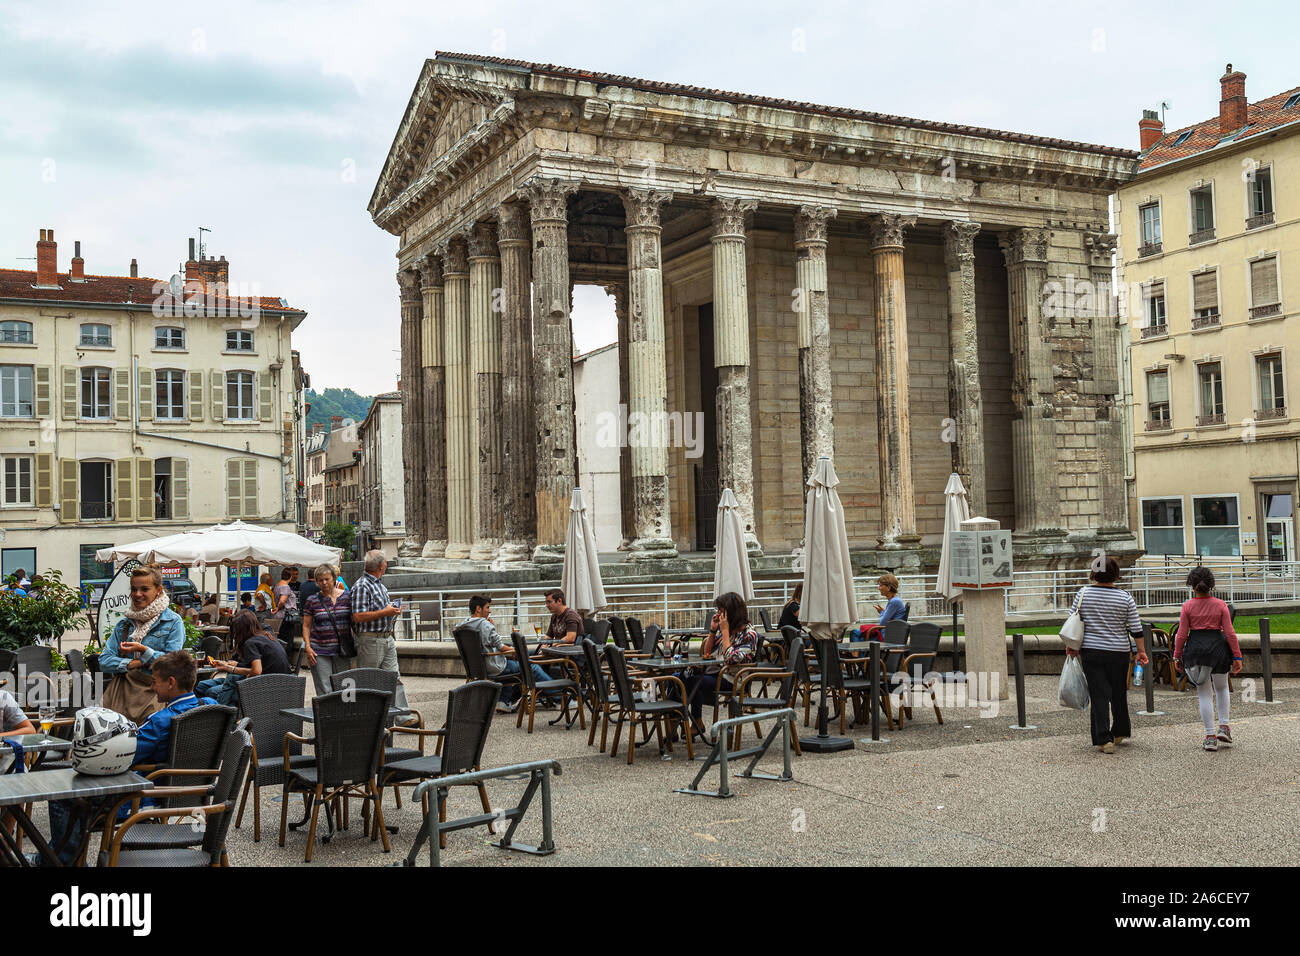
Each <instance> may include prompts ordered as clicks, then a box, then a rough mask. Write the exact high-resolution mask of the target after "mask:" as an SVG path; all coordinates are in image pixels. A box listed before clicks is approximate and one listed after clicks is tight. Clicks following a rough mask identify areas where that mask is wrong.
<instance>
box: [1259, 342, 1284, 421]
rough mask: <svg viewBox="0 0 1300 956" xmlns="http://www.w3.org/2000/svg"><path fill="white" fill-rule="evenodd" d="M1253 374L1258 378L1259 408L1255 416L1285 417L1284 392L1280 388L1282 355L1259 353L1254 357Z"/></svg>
mask: <svg viewBox="0 0 1300 956" xmlns="http://www.w3.org/2000/svg"><path fill="white" fill-rule="evenodd" d="M1255 374H1256V378H1258V380H1259V408H1258V409H1257V410H1256V412H1255V417H1256V418H1285V417H1286V392H1285V391H1284V390H1283V388H1282V356H1281V355H1280V354H1278V353H1276V352H1274V353H1273V354H1272V355H1260V356H1258V357H1256V359H1255Z"/></svg>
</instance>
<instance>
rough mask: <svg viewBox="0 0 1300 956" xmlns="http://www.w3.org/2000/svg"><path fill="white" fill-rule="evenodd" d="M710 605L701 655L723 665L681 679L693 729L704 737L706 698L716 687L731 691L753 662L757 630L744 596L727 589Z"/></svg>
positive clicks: (715, 690) (712, 693)
mask: <svg viewBox="0 0 1300 956" xmlns="http://www.w3.org/2000/svg"><path fill="white" fill-rule="evenodd" d="M713 606H714V607H715V608H716V610H715V611H714V613H713V617H712V618H711V619H710V621H709V636H708V637H706V638H705V639H704V643H703V644H702V645H701V647H700V656H701V657H714V658H716V659H717V660H718V661H719V662H720V663H721V665H722V666H721V668H720V669H716V670H712V671H711V672H710V673H705V674H691V675H688V676H687V678H686V680H685V681H684V684H685V686H686V696H687V698H688V699H689V700H690V702H691V725H692V732H693V733H696V734H699V735H700V736H701V737H703V736H704V725H703V724H702V723H701V722H700V718H701V714H702V711H703V710H704V699H705V697H706V696H708V697H713V696H714V695H715V694H716V693H717V692H718V691H719V690H722V691H727V690H730V689H731V682H732V681H733V680H734V679H735V677H736V675H737V674H738V673H740V670H741V669H742V668H744V667H745V666H747V665H749V664H753V663H754V652H755V649H756V648H757V647H758V632H757V631H756V630H754V625H752V624H750V623H749V609H748V608H747V607H746V606H745V599H744V598H743V597H741V596H740V595H739V594H737V593H736V592H735V591H728V592H727V593H726V594H719V595H718V597H717V599H716V600H715V601H714V602H713Z"/></svg>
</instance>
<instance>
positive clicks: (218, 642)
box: [199, 634, 226, 658]
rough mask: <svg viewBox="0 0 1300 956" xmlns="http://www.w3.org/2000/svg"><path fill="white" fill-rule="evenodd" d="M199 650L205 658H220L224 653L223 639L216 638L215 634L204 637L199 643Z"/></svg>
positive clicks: (224, 643) (224, 644)
mask: <svg viewBox="0 0 1300 956" xmlns="http://www.w3.org/2000/svg"><path fill="white" fill-rule="evenodd" d="M199 650H201V651H202V652H203V653H204V655H205V656H207V657H214V658H220V657H221V656H222V655H223V654H225V652H226V641H225V638H222V637H217V636H216V635H215V634H213V635H211V636H210V637H205V638H203V640H201V641H199Z"/></svg>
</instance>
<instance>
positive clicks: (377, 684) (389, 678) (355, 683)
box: [330, 667, 424, 809]
mask: <svg viewBox="0 0 1300 956" xmlns="http://www.w3.org/2000/svg"><path fill="white" fill-rule="evenodd" d="M397 678H398V675H397V674H396V673H395V672H394V671H386V670H381V669H380V668H378V667H354V668H352V669H351V670H347V671H340V672H339V673H337V674H331V675H330V689H331V690H346V689H347V688H349V687H355V688H362V689H365V690H382V691H385V692H386V693H389V694H393V695H396V694H397ZM409 715H410V716H414V717H415V723H414V724H408V723H403V725H402V727H400V728H399V727H395V726H394V725H395V724H396V723H397V721H398V720H399V719H401V720H403V721H407V720H409V717H404V716H400V715H394V716H392V717H389V718H388V719H387V720H386V721H385V723H384V728H385V730H389V729H391V730H407V729H409V730H423V729H424V717H423V716H422V715H421V714H420V712H419V711H418V710H412V711H410V712H409ZM417 736H418V735H417ZM422 756H424V740H423V738H421V739H420V746H418V747H394V746H392V744H391V735H390V737H389V740H388V741H386V742H385V744H384V757H383V760H382V761H380V766H383V765H384V764H387V763H392V762H393V761H395V760H406V759H407V758H408V757H422ZM397 806H398V808H399V809H400V808H401V806H402V795H401V793H400V792H397Z"/></svg>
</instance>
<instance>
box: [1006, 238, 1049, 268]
mask: <svg viewBox="0 0 1300 956" xmlns="http://www.w3.org/2000/svg"><path fill="white" fill-rule="evenodd" d="M998 245H999V246H1001V247H1002V255H1003V256H1004V257H1005V258H1006V260H1007V265H1009V266H1018V265H1021V264H1023V263H1026V262H1046V261H1047V230H1046V229H1013V230H1012V231H1011V232H1010V233H1009V234H1007V235H1004V236H1002V237H1001V238H1000V239H998Z"/></svg>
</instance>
